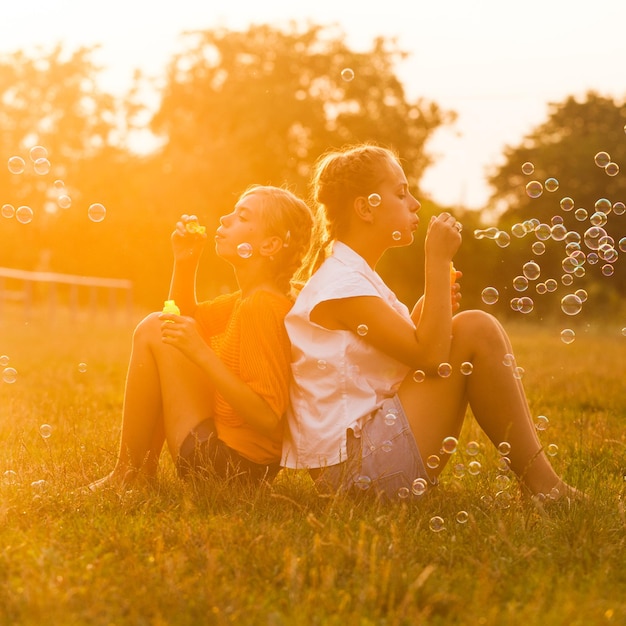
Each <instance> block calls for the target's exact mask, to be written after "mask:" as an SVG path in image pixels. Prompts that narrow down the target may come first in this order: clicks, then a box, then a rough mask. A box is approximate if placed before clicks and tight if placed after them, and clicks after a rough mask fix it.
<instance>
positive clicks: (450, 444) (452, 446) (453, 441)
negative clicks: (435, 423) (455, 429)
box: [441, 437, 459, 454]
mask: <svg viewBox="0 0 626 626" xmlns="http://www.w3.org/2000/svg"><path fill="white" fill-rule="evenodd" d="M458 445H459V442H458V440H457V438H456V437H446V438H445V439H444V440H443V441H442V442H441V449H442V450H443V451H444V453H445V454H454V453H455V452H456V449H457V446H458Z"/></svg>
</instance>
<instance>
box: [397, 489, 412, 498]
mask: <svg viewBox="0 0 626 626" xmlns="http://www.w3.org/2000/svg"><path fill="white" fill-rule="evenodd" d="M410 495H411V492H410V491H409V488H408V487H399V488H398V498H400V500H406V499H407V498H408V497H409V496H410Z"/></svg>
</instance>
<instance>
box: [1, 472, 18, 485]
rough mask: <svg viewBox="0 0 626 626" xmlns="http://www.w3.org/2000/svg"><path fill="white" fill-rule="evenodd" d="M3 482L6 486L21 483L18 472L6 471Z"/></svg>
mask: <svg viewBox="0 0 626 626" xmlns="http://www.w3.org/2000/svg"><path fill="white" fill-rule="evenodd" d="M3 482H4V484H5V485H16V484H17V483H18V482H19V479H18V477H17V472H15V471H14V470H6V472H4V474H3Z"/></svg>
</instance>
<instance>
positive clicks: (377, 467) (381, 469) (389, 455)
mask: <svg viewBox="0 0 626 626" xmlns="http://www.w3.org/2000/svg"><path fill="white" fill-rule="evenodd" d="M347 437H348V441H347V446H348V458H347V460H346V461H345V462H344V463H339V464H338V465H332V466H330V467H327V468H324V469H323V470H322V472H321V474H320V475H319V477H318V478H317V479H316V481H315V482H316V484H317V486H318V488H319V489H320V490H321V491H326V492H328V491H335V492H344V493H351V494H366V493H367V494H373V495H375V496H377V497H378V498H381V499H383V500H391V501H397V500H400V501H402V500H405V501H406V500H416V499H419V498H420V497H421V496H423V495H424V493H425V492H426V491H427V490H428V489H429V488H430V487H433V486H435V485H436V484H437V480H436V479H431V478H430V477H429V476H428V474H427V473H426V468H425V467H424V462H423V460H422V456H421V454H420V451H419V449H418V447H417V443H416V441H415V437H414V436H413V432H412V431H411V427H410V426H409V423H408V420H407V417H406V414H405V412H404V408H403V407H402V404H401V403H400V400H399V399H398V397H397V396H394V397H392V398H387V399H386V400H385V401H384V402H383V404H382V406H381V407H380V408H379V409H378V410H377V411H375V412H374V413H372V414H371V415H370V416H369V417H368V418H367V419H366V421H365V423H364V424H363V426H362V428H361V430H360V432H359V431H355V430H352V429H349V430H348V433H347Z"/></svg>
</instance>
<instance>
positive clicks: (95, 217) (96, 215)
mask: <svg viewBox="0 0 626 626" xmlns="http://www.w3.org/2000/svg"><path fill="white" fill-rule="evenodd" d="M106 214H107V210H106V208H105V207H104V205H102V204H100V203H99V202H94V203H93V204H92V205H91V206H90V207H89V208H88V209H87V215H88V216H89V219H90V220H91V221H92V222H96V223H97V222H101V221H102V220H103V219H104V218H105V217H106Z"/></svg>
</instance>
